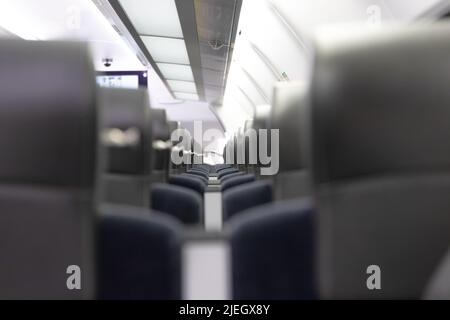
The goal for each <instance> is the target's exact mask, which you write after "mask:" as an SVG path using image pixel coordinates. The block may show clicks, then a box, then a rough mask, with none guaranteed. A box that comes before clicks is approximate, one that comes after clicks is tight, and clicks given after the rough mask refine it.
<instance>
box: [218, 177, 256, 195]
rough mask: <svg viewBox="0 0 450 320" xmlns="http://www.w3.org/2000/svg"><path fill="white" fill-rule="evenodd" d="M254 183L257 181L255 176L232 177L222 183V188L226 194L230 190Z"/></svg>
mask: <svg viewBox="0 0 450 320" xmlns="http://www.w3.org/2000/svg"><path fill="white" fill-rule="evenodd" d="M253 181H255V175H253V174H243V175H238V176H235V177H232V178H230V179H226V180H225V181H222V182H221V184H220V186H221V187H222V192H224V191H226V190H228V189H230V188H233V187H236V186H239V185H242V184H244V183H249V182H253Z"/></svg>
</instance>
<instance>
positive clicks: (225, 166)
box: [216, 164, 232, 173]
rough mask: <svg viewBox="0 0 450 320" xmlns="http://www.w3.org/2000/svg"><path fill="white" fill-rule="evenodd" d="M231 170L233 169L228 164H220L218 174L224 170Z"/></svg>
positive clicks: (217, 167)
mask: <svg viewBox="0 0 450 320" xmlns="http://www.w3.org/2000/svg"><path fill="white" fill-rule="evenodd" d="M230 168H232V167H231V166H230V165H228V164H218V165H216V172H217V173H218V172H220V171H222V170H225V169H230Z"/></svg>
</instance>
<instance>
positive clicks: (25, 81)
mask: <svg viewBox="0 0 450 320" xmlns="http://www.w3.org/2000/svg"><path fill="white" fill-rule="evenodd" d="M0 70H2V71H1V72H0V83H1V84H2V85H1V86H0V148H1V149H2V152H0V252H1V254H0V299H80V298H92V297H93V296H94V294H95V293H94V261H93V258H94V248H95V243H94V229H93V219H94V211H95V209H94V204H95V201H94V181H95V173H96V154H97V152H96V151H97V139H96V137H97V123H96V121H97V116H96V89H95V88H96V86H95V77H94V71H93V67H92V65H91V60H90V57H89V55H88V50H87V48H86V46H84V45H82V44H80V43H53V42H28V41H11V40H3V41H1V43H0ZM78 268H79V269H78ZM78 271H81V273H79V272H78ZM71 275H73V276H74V278H70V276H71ZM78 275H80V277H78ZM77 279H79V280H80V284H81V290H77V287H78V281H77ZM68 283H69V286H67V284H68ZM69 288H71V289H72V290H70V289H69Z"/></svg>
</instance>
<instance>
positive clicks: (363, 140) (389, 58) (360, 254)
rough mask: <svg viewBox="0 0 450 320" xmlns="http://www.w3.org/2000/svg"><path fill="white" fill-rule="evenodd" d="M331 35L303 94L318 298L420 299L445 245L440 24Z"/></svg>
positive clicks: (449, 164) (448, 62) (444, 67)
mask: <svg viewBox="0 0 450 320" xmlns="http://www.w3.org/2000/svg"><path fill="white" fill-rule="evenodd" d="M330 35H331V36H332V38H328V39H326V38H320V39H319V40H318V42H317V44H316V47H315V51H316V56H315V66H314V67H315V68H314V72H313V78H312V82H311V93H310V99H311V100H310V101H311V119H312V130H311V132H312V137H311V138H312V147H313V151H312V152H313V153H312V154H313V158H312V160H313V161H312V164H313V166H314V176H313V181H314V184H315V186H314V193H315V203H316V210H317V213H318V215H317V225H318V230H319V232H318V242H319V243H318V247H319V252H318V260H319V264H318V267H319V278H318V280H319V285H320V290H321V294H322V295H323V296H322V297H324V298H327V299H328V298H339V299H342V298H363V299H364V298H384V299H393V298H394V299H395V298H396V299H398V298H401V299H417V298H420V297H421V296H422V294H423V290H424V288H425V286H426V284H427V281H428V279H429V277H430V276H431V274H432V272H433V271H434V269H435V268H436V265H437V264H438V262H439V260H440V259H441V258H442V256H443V254H444V252H445V251H446V250H447V248H448V243H449V242H450V233H449V232H448V230H450V215H449V214H448V212H450V198H449V194H450V179H449V177H450V149H449V148H448V137H449V136H450V108H449V104H450V91H449V90H448V85H447V84H448V83H449V82H450V42H449V41H448V39H449V35H450V25H434V26H431V25H430V26H406V27H401V28H389V29H382V30H378V31H371V33H368V32H364V33H362V34H361V35H359V34H352V33H350V34H345V35H344V37H339V35H338V34H337V33H336V31H335V32H333V33H332V34H330Z"/></svg>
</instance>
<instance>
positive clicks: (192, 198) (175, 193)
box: [150, 184, 203, 224]
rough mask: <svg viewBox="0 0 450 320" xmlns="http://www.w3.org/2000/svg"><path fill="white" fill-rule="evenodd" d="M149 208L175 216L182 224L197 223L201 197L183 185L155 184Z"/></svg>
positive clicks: (201, 207)
mask: <svg viewBox="0 0 450 320" xmlns="http://www.w3.org/2000/svg"><path fill="white" fill-rule="evenodd" d="M150 201H151V208H152V209H153V210H156V211H160V212H164V213H167V214H169V215H171V216H172V217H175V218H177V219H178V220H180V221H181V222H183V223H184V224H199V223H200V222H201V221H202V218H201V217H202V215H203V199H202V197H201V196H200V195H199V194H198V192H196V191H194V190H190V189H188V188H185V187H180V186H175V185H165V184H155V185H153V187H152V192H151V199H150Z"/></svg>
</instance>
